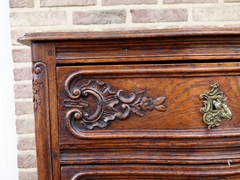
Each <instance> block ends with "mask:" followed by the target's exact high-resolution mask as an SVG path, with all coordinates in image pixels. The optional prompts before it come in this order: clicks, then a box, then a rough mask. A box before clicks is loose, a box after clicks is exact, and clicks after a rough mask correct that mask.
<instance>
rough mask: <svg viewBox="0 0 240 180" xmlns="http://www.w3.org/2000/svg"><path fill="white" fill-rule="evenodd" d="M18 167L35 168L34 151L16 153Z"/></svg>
mask: <svg viewBox="0 0 240 180" xmlns="http://www.w3.org/2000/svg"><path fill="white" fill-rule="evenodd" d="M18 167H19V168H35V167H37V166H36V153H35V151H26V152H19V153H18Z"/></svg>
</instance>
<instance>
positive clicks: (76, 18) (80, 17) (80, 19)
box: [73, 10, 126, 25]
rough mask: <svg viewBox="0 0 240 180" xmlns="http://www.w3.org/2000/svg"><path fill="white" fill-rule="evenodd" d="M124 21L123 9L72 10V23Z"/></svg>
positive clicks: (124, 12)
mask: <svg viewBox="0 0 240 180" xmlns="http://www.w3.org/2000/svg"><path fill="white" fill-rule="evenodd" d="M125 22H126V11H125V10H103V11H82V12H73V24H79V25H80V24H83V25H87V24H114V23H116V24H120V23H125Z"/></svg>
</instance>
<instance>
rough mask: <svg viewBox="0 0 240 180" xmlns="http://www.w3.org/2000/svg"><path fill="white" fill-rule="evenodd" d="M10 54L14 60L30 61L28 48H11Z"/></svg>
mask: <svg viewBox="0 0 240 180" xmlns="http://www.w3.org/2000/svg"><path fill="white" fill-rule="evenodd" d="M12 56H13V61H14V62H31V51H30V49H13V50H12Z"/></svg>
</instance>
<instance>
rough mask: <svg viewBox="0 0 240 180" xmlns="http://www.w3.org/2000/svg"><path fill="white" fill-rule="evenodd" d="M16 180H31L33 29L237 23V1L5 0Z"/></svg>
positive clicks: (239, 14)
mask: <svg viewBox="0 0 240 180" xmlns="http://www.w3.org/2000/svg"><path fill="white" fill-rule="evenodd" d="M9 4H10V7H11V14H10V17H11V28H12V47H13V48H12V49H13V50H12V54H13V60H14V64H15V69H14V76H15V77H14V80H15V102H16V103H15V104H16V112H15V113H16V125H17V129H16V131H17V133H18V145H17V148H18V167H19V179H20V180H35V179H37V175H36V158H35V157H36V156H35V141H34V120H33V104H32V89H31V79H32V75H31V63H30V61H31V60H30V58H31V55H30V49H29V47H26V46H22V45H20V44H19V43H17V41H16V39H17V38H18V37H20V36H23V35H24V34H25V33H26V32H35V31H96V30H98V31H99V30H102V31H107V30H124V29H159V28H182V27H184V28H186V27H189V28H194V27H207V26H208V27H209V26H213V27H219V26H228V27H231V26H232V27H233V26H239V27H240V0H10V1H9Z"/></svg>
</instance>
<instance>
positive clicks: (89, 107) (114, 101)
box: [64, 79, 165, 134]
mask: <svg viewBox="0 0 240 180" xmlns="http://www.w3.org/2000/svg"><path fill="white" fill-rule="evenodd" d="M69 81H70V79H69V80H67V82H66V85H68V86H65V90H66V93H67V94H68V97H69V98H70V99H68V100H64V106H65V107H69V108H71V110H69V111H68V112H67V115H66V121H67V126H68V129H69V130H70V132H72V133H73V134H76V133H77V132H78V131H79V130H80V128H79V123H80V124H82V125H83V126H85V128H87V129H93V128H94V127H100V128H104V127H106V126H107V125H108V121H112V120H115V119H119V120H125V119H127V118H128V117H129V116H130V114H131V113H133V114H136V115H138V116H144V112H145V111H151V110H153V109H156V110H158V111H165V106H164V104H163V103H164V101H165V97H163V96H160V97H158V98H156V99H154V100H153V99H152V98H147V97H145V96H144V93H145V91H139V92H137V93H131V94H130V95H129V97H128V98H125V97H124V96H123V94H124V91H123V90H119V91H117V92H113V91H112V90H111V86H110V85H109V84H108V83H106V82H100V81H96V80H90V81H89V82H88V83H87V84H84V85H82V86H81V87H80V88H75V87H73V88H71V87H69V85H70V84H73V83H70V82H69ZM88 99H91V101H90V100H88ZM93 100H94V102H93Z"/></svg>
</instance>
